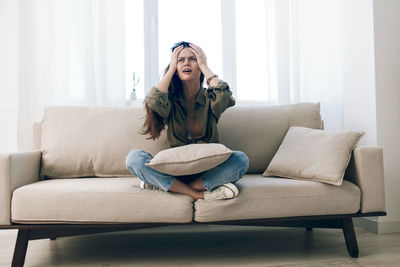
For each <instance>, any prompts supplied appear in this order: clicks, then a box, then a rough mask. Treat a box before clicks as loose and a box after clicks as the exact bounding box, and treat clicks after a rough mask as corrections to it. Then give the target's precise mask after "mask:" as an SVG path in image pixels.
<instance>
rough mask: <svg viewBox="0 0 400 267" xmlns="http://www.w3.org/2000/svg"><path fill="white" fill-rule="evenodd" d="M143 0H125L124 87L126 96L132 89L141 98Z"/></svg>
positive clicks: (142, 82) (142, 94)
mask: <svg viewBox="0 0 400 267" xmlns="http://www.w3.org/2000/svg"><path fill="white" fill-rule="evenodd" d="M143 10H144V9H143V0H129V1H125V88H126V98H127V99H128V98H129V95H130V93H131V92H132V89H133V88H135V90H136V97H137V98H138V99H143V98H144V94H145V90H144V89H145V88H144V56H143V51H144V23H143V19H144V18H143Z"/></svg>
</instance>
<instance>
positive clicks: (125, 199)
mask: <svg viewBox="0 0 400 267" xmlns="http://www.w3.org/2000/svg"><path fill="white" fill-rule="evenodd" d="M143 116H144V111H143V108H142V107H131V108H121V107H78V106H55V107H49V108H46V110H45V113H44V116H43V120H42V121H41V122H40V123H35V124H34V146H35V150H33V151H27V152H16V153H8V154H4V153H3V154H0V205H1V207H0V228H1V229H19V232H18V237H17V243H16V247H15V251H14V258H13V265H14V266H22V265H23V264H24V259H25V254H26V250H27V245H28V241H29V240H33V239H43V238H51V239H54V238H56V237H62V236H70V235H80V234H89V233H99V232H106V231H118V230H126V229H135V228H136V229H137V228H147V227H158V226H163V225H171V224H201V223H212V224H226V225H258V226H260V225H265V226H289V227H305V228H307V229H308V230H310V229H311V228H314V227H324V228H336V229H343V232H344V237H345V241H346V245H347V250H348V252H349V254H350V255H351V256H352V257H357V256H358V247H357V241H356V237H355V233H354V227H353V223H352V217H365V216H383V215H386V213H385V201H384V199H385V195H384V180H383V161H382V149H381V148H378V147H356V148H355V150H354V151H353V154H352V158H351V161H350V164H349V166H348V168H347V170H346V173H345V180H344V181H343V183H342V185H340V186H335V185H329V184H324V183H320V182H313V181H304V180H296V179H287V178H279V177H264V176H262V173H263V172H264V171H265V169H266V168H267V166H268V164H269V162H270V161H271V159H272V158H273V157H274V154H275V153H276V151H277V150H278V148H279V145H280V144H281V142H282V140H283V138H284V137H285V134H286V132H287V130H288V128H289V126H291V125H297V126H304V127H309V128H315V129H322V128H323V122H322V120H321V116H320V105H319V103H301V104H294V105H285V106H235V107H232V108H230V109H228V110H227V111H225V112H224V114H223V115H222V117H221V118H220V121H219V124H218V127H219V136H220V143H222V144H224V145H226V146H227V147H229V148H230V149H232V150H240V151H243V152H245V153H246V154H247V156H248V157H249V161H250V165H249V169H248V173H247V174H246V175H245V177H243V178H242V179H240V180H239V181H238V182H237V183H236V185H237V187H238V189H239V191H240V194H239V196H238V197H237V198H235V199H231V200H220V201H206V200H198V201H196V202H193V199H192V198H190V197H189V196H186V195H181V194H176V193H170V192H162V191H152V190H143V189H140V188H139V179H138V178H136V177H133V176H132V175H131V174H130V173H129V171H128V170H127V169H126V166H125V157H126V155H127V154H128V153H129V151H131V150H133V149H143V150H146V151H148V152H150V153H151V154H153V155H155V154H156V153H157V152H158V151H161V150H163V149H166V148H168V143H167V140H166V135H165V134H163V135H162V137H161V138H160V139H158V140H156V141H152V140H146V139H145V137H144V136H143V135H140V134H139V133H138V132H139V131H140V130H141V125H142V123H143Z"/></svg>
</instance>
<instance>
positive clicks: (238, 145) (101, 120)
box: [33, 103, 322, 179]
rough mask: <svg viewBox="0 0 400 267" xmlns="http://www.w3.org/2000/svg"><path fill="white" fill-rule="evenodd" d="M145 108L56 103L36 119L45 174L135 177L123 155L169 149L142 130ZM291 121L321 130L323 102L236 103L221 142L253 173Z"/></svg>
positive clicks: (164, 141) (225, 121)
mask: <svg viewBox="0 0 400 267" xmlns="http://www.w3.org/2000/svg"><path fill="white" fill-rule="evenodd" d="M144 115H145V113H144V109H143V108H142V107H130V108H127V107H82V106H53V107H47V108H45V111H44V115H43V119H42V121H41V122H40V123H39V124H38V123H36V124H34V142H33V143H34V145H35V148H36V149H40V150H41V151H42V166H41V171H40V176H41V178H42V179H43V178H71V177H90V176H98V177H114V176H115V177H116V176H118V177H121V176H131V174H130V172H129V171H128V170H127V169H126V167H125V158H126V156H127V155H128V153H129V152H130V151H131V150H133V149H142V150H146V151H148V152H149V153H151V154H152V155H155V154H156V153H158V152H159V151H161V150H163V149H166V148H169V145H168V141H167V138H166V132H165V131H164V132H163V134H162V135H161V137H160V138H159V139H157V140H155V141H153V140H146V137H145V136H143V135H141V134H139V132H140V131H141V130H142V125H143V120H144ZM291 125H297V126H304V127H310V128H315V129H322V121H321V116H320V105H319V103H301V104H293V105H281V106H266V105H263V106H239V105H237V106H234V107H232V108H229V109H228V110H226V111H225V112H224V113H223V114H222V116H221V118H220V120H219V123H218V129H219V139H220V143H222V144H224V145H226V146H227V147H229V148H231V149H232V150H240V151H243V152H245V153H246V154H247V156H248V157H249V160H250V166H249V171H248V172H249V173H262V172H264V170H265V169H266V168H267V166H268V164H269V162H270V161H271V159H272V157H273V156H274V154H275V153H276V151H277V150H278V147H279V145H280V144H281V142H282V140H283V138H284V136H285V134H286V132H287V130H288V129H289V127H290V126H291Z"/></svg>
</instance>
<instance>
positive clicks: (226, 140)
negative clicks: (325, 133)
mask: <svg viewBox="0 0 400 267" xmlns="http://www.w3.org/2000/svg"><path fill="white" fill-rule="evenodd" d="M290 126H303V127H309V128H313V129H322V128H323V123H322V120H321V115H320V104H319V103H300V104H292V105H276V106H266V105H259V106H256V105H251V106H245V105H237V106H234V107H231V108H229V109H227V110H226V111H225V112H224V113H222V116H221V118H220V120H219V123H218V134H219V142H220V143H222V144H224V145H225V146H226V147H229V148H230V149H232V150H239V151H243V152H244V153H246V155H247V156H248V157H249V164H250V165H249V169H248V171H247V173H263V172H264V171H265V168H266V167H267V166H268V164H269V162H270V161H271V160H272V158H273V157H274V155H275V153H276V151H277V150H278V148H279V145H280V144H281V143H282V140H283V138H284V137H285V135H286V132H287V130H288V129H289V127H290Z"/></svg>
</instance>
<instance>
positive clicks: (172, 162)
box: [148, 151, 233, 165]
mask: <svg viewBox="0 0 400 267" xmlns="http://www.w3.org/2000/svg"><path fill="white" fill-rule="evenodd" d="M232 153H233V151H232V152H226V153H221V154H214V155H211V156H204V157H201V158H197V159H193V160H188V161H168V162H157V163H151V161H150V162H149V163H148V164H150V165H160V164H176V163H181V164H182V163H185V164H187V163H190V162H195V161H198V160H201V159H207V158H212V157H215V156H224V155H229V154H232Z"/></svg>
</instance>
